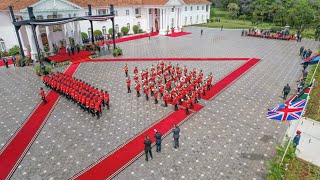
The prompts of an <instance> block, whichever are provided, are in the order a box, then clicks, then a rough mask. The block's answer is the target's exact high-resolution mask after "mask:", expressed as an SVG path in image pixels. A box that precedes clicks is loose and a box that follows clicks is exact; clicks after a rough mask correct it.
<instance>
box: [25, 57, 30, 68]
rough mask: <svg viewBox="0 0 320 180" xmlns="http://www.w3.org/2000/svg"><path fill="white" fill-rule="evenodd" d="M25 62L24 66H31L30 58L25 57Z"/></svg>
mask: <svg viewBox="0 0 320 180" xmlns="http://www.w3.org/2000/svg"><path fill="white" fill-rule="evenodd" d="M23 61H24V64H25V65H26V66H29V64H30V58H29V57H24V59H23Z"/></svg>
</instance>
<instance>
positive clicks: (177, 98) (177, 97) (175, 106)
mask: <svg viewBox="0 0 320 180" xmlns="http://www.w3.org/2000/svg"><path fill="white" fill-rule="evenodd" d="M178 102H179V96H178V95H177V94H176V96H175V97H174V98H173V104H174V110H175V111H177V110H178Z"/></svg>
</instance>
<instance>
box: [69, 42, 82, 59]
mask: <svg viewBox="0 0 320 180" xmlns="http://www.w3.org/2000/svg"><path fill="white" fill-rule="evenodd" d="M75 50H77V52H78V54H79V53H80V45H79V44H77V45H75V46H71V47H70V46H68V47H67V53H68V56H71V54H72V55H74V52H75Z"/></svg>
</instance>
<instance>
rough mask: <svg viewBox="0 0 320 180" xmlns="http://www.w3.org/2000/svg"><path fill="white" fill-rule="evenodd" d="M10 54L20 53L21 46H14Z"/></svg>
mask: <svg viewBox="0 0 320 180" xmlns="http://www.w3.org/2000/svg"><path fill="white" fill-rule="evenodd" d="M9 54H10V55H11V56H15V55H19V54H20V48H19V46H18V45H15V46H13V47H12V48H11V49H9Z"/></svg>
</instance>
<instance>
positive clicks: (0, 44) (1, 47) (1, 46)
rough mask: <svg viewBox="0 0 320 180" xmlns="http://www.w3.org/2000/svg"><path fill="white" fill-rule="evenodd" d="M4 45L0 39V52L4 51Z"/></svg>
mask: <svg viewBox="0 0 320 180" xmlns="http://www.w3.org/2000/svg"><path fill="white" fill-rule="evenodd" d="M6 50H7V49H6V45H5V43H4V40H3V39H1V38H0V51H6Z"/></svg>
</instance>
